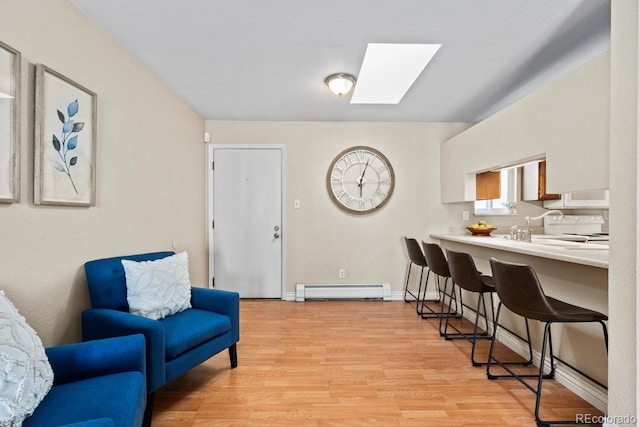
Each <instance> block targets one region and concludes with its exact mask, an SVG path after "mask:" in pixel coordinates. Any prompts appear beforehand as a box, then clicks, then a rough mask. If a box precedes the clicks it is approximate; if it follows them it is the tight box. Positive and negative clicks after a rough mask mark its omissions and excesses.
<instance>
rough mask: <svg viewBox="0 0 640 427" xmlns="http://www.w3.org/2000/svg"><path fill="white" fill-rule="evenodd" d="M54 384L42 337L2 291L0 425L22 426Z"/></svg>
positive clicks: (0, 295) (0, 304)
mask: <svg viewBox="0 0 640 427" xmlns="http://www.w3.org/2000/svg"><path fill="white" fill-rule="evenodd" d="M52 385H53V371H52V369H51V365H49V360H48V359H47V355H46V354H45V352H44V347H43V346H42V341H40V337H38V335H37V334H36V332H35V331H34V330H33V329H32V328H31V327H30V326H29V325H28V324H27V321H26V320H25V318H24V317H22V316H21V315H20V313H18V310H17V309H16V308H15V306H14V305H13V303H12V302H11V301H9V300H8V299H7V297H6V296H5V294H4V291H2V290H0V425H1V426H21V425H22V421H24V419H25V418H27V417H28V416H29V415H31V414H33V411H34V410H35V409H36V407H37V406H38V405H39V404H40V402H42V399H44V397H45V396H46V395H47V393H48V392H49V390H51V386H52Z"/></svg>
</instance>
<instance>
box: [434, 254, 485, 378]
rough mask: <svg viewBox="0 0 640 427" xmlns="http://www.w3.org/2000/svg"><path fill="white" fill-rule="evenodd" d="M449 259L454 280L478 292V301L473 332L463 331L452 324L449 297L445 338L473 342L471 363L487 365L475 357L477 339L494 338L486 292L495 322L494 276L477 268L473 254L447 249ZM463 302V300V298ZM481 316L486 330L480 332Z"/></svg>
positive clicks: (466, 288)
mask: <svg viewBox="0 0 640 427" xmlns="http://www.w3.org/2000/svg"><path fill="white" fill-rule="evenodd" d="M447 260H448V262H449V271H451V278H452V280H453V282H454V283H455V284H456V285H458V286H459V287H460V288H462V289H464V290H465V291H467V292H473V293H477V294H478V303H477V305H476V319H475V322H474V325H473V334H469V333H467V332H462V331H461V330H460V329H458V328H457V327H456V326H454V325H452V324H451V323H450V322H449V320H450V317H451V316H450V315H451V298H450V299H449V309H448V310H447V314H446V322H445V326H444V337H445V339H465V340H467V341H469V342H470V343H471V364H472V365H473V366H480V365H486V364H487V362H476V360H475V358H474V354H475V350H476V340H477V339H478V338H481V339H492V336H490V335H489V319H488V316H487V304H486V299H485V294H488V295H489V301H490V306H491V322H492V323H493V324H495V310H494V305H493V297H492V294H493V293H494V292H495V291H496V289H495V287H494V286H493V277H491V276H486V275H483V274H481V273H480V272H479V271H478V269H477V268H476V264H475V262H473V258H472V257H471V255H469V254H467V253H463V252H456V251H452V250H450V249H447ZM461 304H462V300H461ZM480 306H482V313H481V312H480ZM480 316H482V317H484V332H481V333H478V322H479V320H480ZM449 327H451V328H452V329H453V330H455V331H456V333H454V334H452V333H449V332H448V331H449Z"/></svg>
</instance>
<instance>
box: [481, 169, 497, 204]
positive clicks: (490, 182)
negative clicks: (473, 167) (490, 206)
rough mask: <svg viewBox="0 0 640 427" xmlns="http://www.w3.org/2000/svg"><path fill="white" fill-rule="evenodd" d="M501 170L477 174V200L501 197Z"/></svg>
mask: <svg viewBox="0 0 640 427" xmlns="http://www.w3.org/2000/svg"><path fill="white" fill-rule="evenodd" d="M500 192H501V189H500V172H484V173H479V174H476V200H492V199H499V198H500Z"/></svg>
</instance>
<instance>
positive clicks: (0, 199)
mask: <svg viewBox="0 0 640 427" xmlns="http://www.w3.org/2000/svg"><path fill="white" fill-rule="evenodd" d="M21 69H22V58H21V54H20V52H18V51H17V50H15V49H14V48H12V47H11V46H9V45H7V44H4V43H2V42H0V203H15V202H19V201H20V107H21Z"/></svg>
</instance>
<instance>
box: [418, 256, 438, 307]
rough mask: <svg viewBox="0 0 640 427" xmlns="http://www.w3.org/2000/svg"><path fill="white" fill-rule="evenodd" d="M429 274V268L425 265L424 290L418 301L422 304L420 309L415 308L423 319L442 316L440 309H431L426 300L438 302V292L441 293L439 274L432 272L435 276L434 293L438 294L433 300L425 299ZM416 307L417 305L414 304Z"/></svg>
mask: <svg viewBox="0 0 640 427" xmlns="http://www.w3.org/2000/svg"><path fill="white" fill-rule="evenodd" d="M430 275H431V270H430V269H429V268H428V267H427V279H426V280H425V284H424V291H423V293H422V298H420V303H421V304H422V305H421V307H420V309H419V310H417V311H418V314H419V315H420V316H422V318H423V319H435V318H440V317H441V316H442V310H440V312H437V311H436V310H433V309H432V308H431V307H429V306H428V305H427V302H440V301H441V299H442V298H441V297H440V294H441V293H442V291H441V289H440V276H438V275H437V274H434V276H435V278H436V284H435V287H436V295H437V296H438V297H437V299H433V300H428V299H427V289H428V287H429V276H430ZM416 307H417V305H416Z"/></svg>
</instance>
